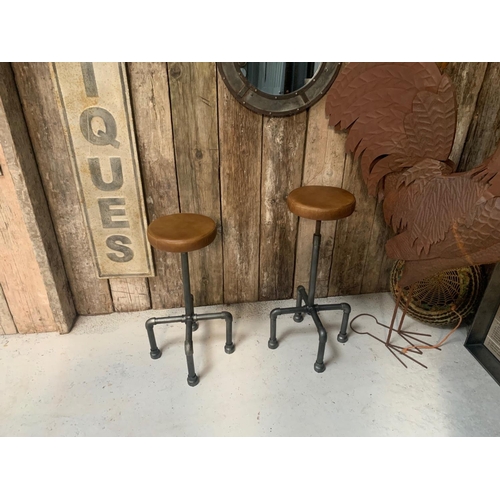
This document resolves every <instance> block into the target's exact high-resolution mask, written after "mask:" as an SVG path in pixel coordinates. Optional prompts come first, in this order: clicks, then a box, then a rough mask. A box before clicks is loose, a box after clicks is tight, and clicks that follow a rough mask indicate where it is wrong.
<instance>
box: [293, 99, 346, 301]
mask: <svg viewBox="0 0 500 500" xmlns="http://www.w3.org/2000/svg"><path fill="white" fill-rule="evenodd" d="M325 102H326V100H325V98H323V99H321V100H320V101H319V102H317V103H316V104H315V105H314V106H313V107H312V108H311V109H310V110H309V117H308V125H307V138H306V150H305V158H304V173H303V178H302V185H303V186H308V185H309V186H311V185H313V186H314V185H318V186H334V187H341V186H342V179H343V176H344V159H345V153H344V146H345V137H346V135H347V134H345V133H344V132H336V131H335V130H334V129H333V127H328V118H327V117H326V116H325ZM336 226H337V222H336V221H325V222H323V223H322V224H321V247H320V254H319V262H318V275H317V280H316V296H317V297H327V296H328V285H329V279H330V269H331V267H332V253H333V243H334V239H335V228H336ZM315 227H316V223H315V222H314V221H312V220H307V219H299V229H298V238H297V254H296V260H295V284H294V296H295V295H296V289H297V287H298V286H299V285H302V286H304V287H305V288H306V290H307V288H308V286H309V271H310V267H311V252H312V240H313V234H314V230H315Z"/></svg>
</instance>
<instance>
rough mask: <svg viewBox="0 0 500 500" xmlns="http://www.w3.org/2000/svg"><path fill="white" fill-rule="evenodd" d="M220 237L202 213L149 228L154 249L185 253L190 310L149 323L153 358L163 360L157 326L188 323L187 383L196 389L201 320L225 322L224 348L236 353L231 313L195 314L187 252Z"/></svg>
mask: <svg viewBox="0 0 500 500" xmlns="http://www.w3.org/2000/svg"><path fill="white" fill-rule="evenodd" d="M216 235H217V229H216V226H215V222H214V221H213V220H212V219H211V218H210V217H206V216H205V215H199V214H172V215H165V216H164V217H160V218H158V219H156V220H155V221H153V222H152V223H151V224H150V225H149V227H148V240H149V242H150V243H151V246H153V247H154V248H156V249H158V250H164V251H165V252H177V253H180V254H181V264H182V284H183V287H184V307H185V310H186V313H185V314H183V315H182V316H171V317H163V318H150V319H148V320H147V321H146V329H147V332H148V337H149V343H150V345H151V352H150V354H151V357H152V358H153V359H158V358H159V357H161V351H160V349H158V346H157V345H156V339H155V334H154V331H153V328H154V326H155V325H160V324H163V323H185V324H186V341H185V343H184V349H185V352H186V359H187V366H188V378H187V382H188V384H189V385H190V386H191V387H194V386H195V385H197V384H198V382H199V378H198V375H196V372H195V369H194V361H193V331H196V330H197V329H198V321H200V320H204V319H225V320H226V345H225V346H224V350H225V351H226V352H227V354H231V353H233V352H234V344H233V333H232V325H233V317H232V315H231V313H229V312H227V311H222V312H220V313H208V314H195V313H194V306H193V296H192V295H191V287H190V282H189V262H188V254H187V253H188V252H192V251H193V250H199V249H200V248H204V247H206V246H208V245H210V243H212V241H214V239H215V236H216Z"/></svg>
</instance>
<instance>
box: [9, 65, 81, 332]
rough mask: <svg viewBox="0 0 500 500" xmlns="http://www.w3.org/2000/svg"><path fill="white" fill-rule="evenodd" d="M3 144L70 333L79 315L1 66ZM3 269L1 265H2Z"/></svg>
mask: <svg viewBox="0 0 500 500" xmlns="http://www.w3.org/2000/svg"><path fill="white" fill-rule="evenodd" d="M0 143H1V145H2V147H3V151H4V155H5V162H6V164H7V166H8V169H9V172H10V176H11V180H12V183H13V186H14V188H15V192H16V195H17V199H18V202H19V208H20V210H21V212H22V215H23V220H24V224H25V225H26V229H27V231H28V234H29V237H30V240H31V245H30V246H31V247H32V250H33V252H34V257H35V259H36V261H37V263H38V267H39V271H40V273H41V276H42V279H43V283H44V286H45V289H46V293H47V297H48V299H49V305H50V308H51V311H52V316H53V318H54V324H55V329H56V330H57V331H59V332H61V333H66V332H68V331H69V330H70V329H71V327H72V326H73V322H74V320H75V317H76V311H75V307H74V304H73V299H72V296H71V292H70V289H69V284H68V280H67V277H66V272H65V269H64V265H63V262H62V258H61V254H60V250H59V245H58V244H57V240H56V236H55V232H54V227H53V225H52V219H51V216H50V212H49V209H48V206H47V201H46V199H45V194H44V191H43V187H42V184H41V181H40V176H39V173H38V167H37V165H36V161H35V158H34V155H33V150H32V147H31V142H30V139H29V135H28V130H27V127H26V122H25V120H24V115H23V111H22V108H21V103H20V101H19V96H18V93H17V89H16V85H15V81H14V75H13V73H12V69H11V66H10V64H8V63H1V64H0ZM0 265H1V263H0Z"/></svg>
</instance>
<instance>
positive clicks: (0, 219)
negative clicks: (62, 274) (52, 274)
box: [0, 145, 56, 333]
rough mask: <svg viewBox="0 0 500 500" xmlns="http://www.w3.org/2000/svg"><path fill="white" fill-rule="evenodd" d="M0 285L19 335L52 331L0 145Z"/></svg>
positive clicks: (15, 195) (39, 277)
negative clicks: (0, 174) (1, 173)
mask: <svg viewBox="0 0 500 500" xmlns="http://www.w3.org/2000/svg"><path fill="white" fill-rule="evenodd" d="M0 165H2V172H3V175H2V176H1V177H0V285H1V286H2V288H3V293H4V295H5V298H6V299H7V303H8V305H9V310H10V313H11V314H12V318H13V319H14V323H15V324H16V327H17V331H18V332H19V333H36V332H47V331H54V330H56V325H55V322H54V316H53V314H52V311H51V309H50V304H49V298H48V296H47V291H46V290H45V284H44V282H43V278H42V275H41V273H40V268H39V267H38V262H37V261H36V258H35V255H34V251H33V245H32V243H31V239H30V235H29V233H28V230H27V229H26V225H25V224H24V220H23V215H22V210H21V207H20V205H19V200H18V198H17V193H16V189H15V187H14V183H13V181H12V177H11V175H10V170H9V165H8V163H7V161H6V159H5V155H4V152H3V148H2V146H1V145H0Z"/></svg>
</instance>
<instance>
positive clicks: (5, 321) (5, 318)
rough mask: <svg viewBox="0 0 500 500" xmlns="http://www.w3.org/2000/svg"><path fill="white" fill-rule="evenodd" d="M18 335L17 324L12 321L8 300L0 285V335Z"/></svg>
mask: <svg viewBox="0 0 500 500" xmlns="http://www.w3.org/2000/svg"><path fill="white" fill-rule="evenodd" d="M9 333H17V328H16V324H15V323H14V320H13V319H12V314H11V313H10V309H9V305H8V304H7V299H6V298H5V295H4V293H3V289H2V285H0V335H4V334H9Z"/></svg>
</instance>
